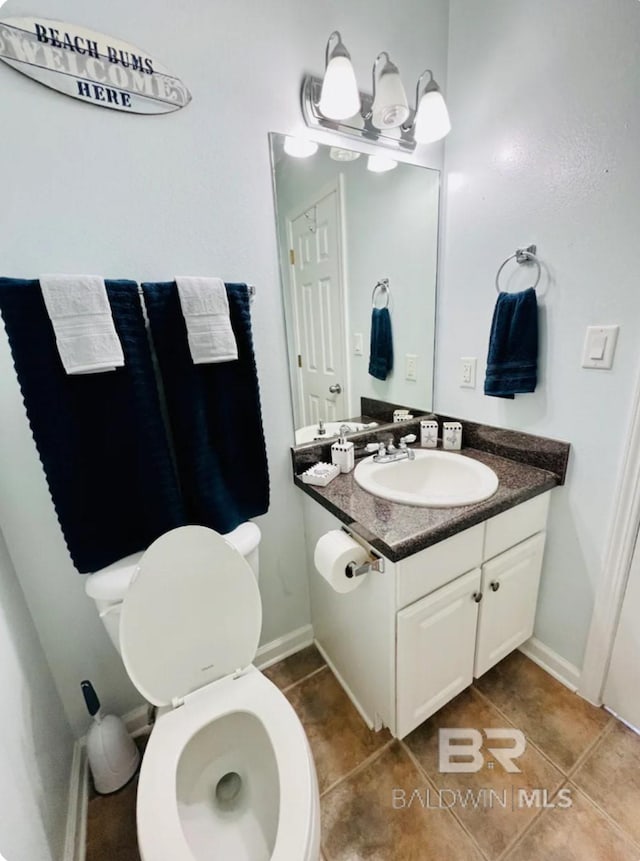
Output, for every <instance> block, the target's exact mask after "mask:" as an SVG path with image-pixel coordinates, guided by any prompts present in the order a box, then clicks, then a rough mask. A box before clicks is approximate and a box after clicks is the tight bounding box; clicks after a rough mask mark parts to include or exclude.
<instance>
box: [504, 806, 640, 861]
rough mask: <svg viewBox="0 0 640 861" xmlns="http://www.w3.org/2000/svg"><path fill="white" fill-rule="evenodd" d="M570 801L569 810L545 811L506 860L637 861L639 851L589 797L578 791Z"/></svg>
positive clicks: (557, 808)
mask: <svg viewBox="0 0 640 861" xmlns="http://www.w3.org/2000/svg"><path fill="white" fill-rule="evenodd" d="M571 798H572V805H571V807H568V808H560V807H556V808H555V809H553V810H545V811H544V812H543V813H542V814H541V816H540V817H539V818H538V819H537V820H536V822H534V824H533V826H532V827H531V830H530V831H528V832H527V833H526V834H525V836H524V837H523V839H522V840H521V841H520V842H519V843H518V844H517V845H516V846H515V848H514V849H513V850H512V851H511V852H509V853H508V855H507V856H506V858H505V861H533V859H536V861H537V859H540V861H542V859H544V861H638V858H639V857H640V854H639V852H638V849H637V848H635V847H634V846H633V844H632V842H631V841H630V840H629V839H628V838H627V837H625V836H624V835H623V834H620V833H619V832H618V831H617V830H616V829H615V828H614V827H613V826H612V825H610V824H609V822H608V821H607V820H606V819H605V817H604V816H603V815H602V814H601V813H600V811H599V810H598V809H597V808H596V807H594V805H593V804H592V803H591V802H590V801H589V799H588V798H586V797H585V796H584V795H582V793H581V792H579V791H578V790H574V791H573V793H572V796H571Z"/></svg>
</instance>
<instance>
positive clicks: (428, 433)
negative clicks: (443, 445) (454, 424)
mask: <svg viewBox="0 0 640 861" xmlns="http://www.w3.org/2000/svg"><path fill="white" fill-rule="evenodd" d="M420 445H421V446H422V448H437V446H438V422H436V421H433V420H432V419H423V420H422V421H421V422H420Z"/></svg>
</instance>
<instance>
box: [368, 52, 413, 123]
mask: <svg viewBox="0 0 640 861" xmlns="http://www.w3.org/2000/svg"><path fill="white" fill-rule="evenodd" d="M408 116H409V103H408V102H407V94H406V93H405V91H404V85H403V83H402V78H401V77H400V73H399V72H398V70H397V68H396V67H395V66H394V65H393V63H389V62H388V63H387V64H386V65H385V68H384V69H383V70H382V72H381V74H380V77H379V78H378V80H377V82H376V93H375V98H374V100H373V106H372V108H371V122H372V124H373V125H374V126H375V127H376V128H377V129H393V128H395V127H396V126H401V125H402V123H404V122H405V121H406V120H407V118H408Z"/></svg>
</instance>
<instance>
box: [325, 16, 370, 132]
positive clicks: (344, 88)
mask: <svg viewBox="0 0 640 861" xmlns="http://www.w3.org/2000/svg"><path fill="white" fill-rule="evenodd" d="M332 41H333V42H335V44H334V46H333V48H332V47H331V43H332ZM318 107H319V109H320V111H321V113H322V115H323V116H325V117H327V119H330V120H346V119H348V118H349V117H352V116H353V115H354V114H357V113H358V112H359V110H360V93H359V92H358V84H357V82H356V73H355V72H354V71H353V66H352V65H351V56H350V54H349V52H348V51H347V49H346V48H345V46H344V42H343V41H342V36H341V35H340V33H339V32H338V31H337V30H334V31H333V33H332V34H331V35H330V36H329V39H328V40H327V48H326V52H325V71H324V79H323V81H322V91H321V93H320V102H319V104H318Z"/></svg>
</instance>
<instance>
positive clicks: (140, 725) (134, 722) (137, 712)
mask: <svg viewBox="0 0 640 861" xmlns="http://www.w3.org/2000/svg"><path fill="white" fill-rule="evenodd" d="M150 708H151V707H150V706H149V704H148V703H145V704H144V705H142V706H138V707H137V708H135V709H132V710H131V711H130V712H127V713H126V715H122V720H123V721H124V725H125V726H126V728H127V732H128V733H129V735H130V736H131V738H138V736H141V735H148V734H149V733H150V732H151V724H150V723H149V709H150Z"/></svg>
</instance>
